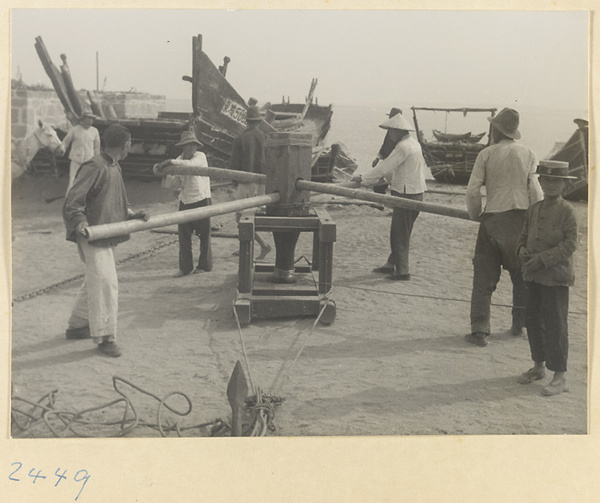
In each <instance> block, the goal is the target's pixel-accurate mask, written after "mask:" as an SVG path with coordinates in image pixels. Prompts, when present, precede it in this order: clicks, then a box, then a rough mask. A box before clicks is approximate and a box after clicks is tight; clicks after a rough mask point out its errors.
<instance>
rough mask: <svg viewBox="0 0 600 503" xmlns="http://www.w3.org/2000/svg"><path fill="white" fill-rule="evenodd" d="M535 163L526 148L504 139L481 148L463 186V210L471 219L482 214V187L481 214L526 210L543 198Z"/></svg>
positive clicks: (530, 152)
mask: <svg viewBox="0 0 600 503" xmlns="http://www.w3.org/2000/svg"><path fill="white" fill-rule="evenodd" d="M537 164H538V160H537V157H536V155H535V153H534V152H533V150H531V149H530V148H529V147H526V146H524V145H520V144H518V143H516V142H515V141H514V140H510V139H504V140H501V141H499V142H498V143H496V144H494V145H490V146H489V147H486V148H484V149H483V150H482V151H481V152H479V155H478V156H477V159H476V160H475V164H474V165H473V171H472V172H471V177H470V178H469V184H468V185H467V192H466V203H467V211H468V213H469V216H470V217H471V219H472V220H478V219H479V217H480V216H481V213H482V207H483V202H482V194H481V187H482V186H483V185H485V190H486V204H485V209H484V210H483V211H484V212H485V213H501V212H503V211H509V210H515V209H519V210H526V209H527V208H528V207H529V206H530V205H531V204H533V203H536V202H538V201H540V200H541V199H542V197H543V193H542V188H541V187H540V184H539V182H538V179H537V176H535V175H534V173H535V170H536V169H537Z"/></svg>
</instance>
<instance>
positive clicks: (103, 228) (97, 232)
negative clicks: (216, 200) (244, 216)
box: [87, 193, 281, 241]
mask: <svg viewBox="0 0 600 503" xmlns="http://www.w3.org/2000/svg"><path fill="white" fill-rule="evenodd" d="M280 198H281V196H280V195H279V194H277V193H275V194H267V195H265V196H257V197H249V198H247V199H238V200H236V201H230V202H228V203H221V204H215V205H212V206H204V207H202V208H194V209H192V210H184V211H177V212H174V213H164V214H162V215H156V216H155V217H150V218H149V219H148V220H147V221H144V220H126V221H124V222H115V223H113V224H104V225H94V226H91V227H88V228H87V233H88V238H87V239H88V241H96V240H97V239H105V238H111V237H114V236H123V235H125V234H131V233H132V232H138V231H145V230H150V229H156V228H158V227H165V226H167V225H173V224H183V223H185V222H192V221H194V220H201V219H203V218H208V217H214V216H217V215H224V214H225V213H233V212H236V211H242V210H246V209H249V208H258V207H259V206H264V205H266V204H276V203H278V202H279V200H280Z"/></svg>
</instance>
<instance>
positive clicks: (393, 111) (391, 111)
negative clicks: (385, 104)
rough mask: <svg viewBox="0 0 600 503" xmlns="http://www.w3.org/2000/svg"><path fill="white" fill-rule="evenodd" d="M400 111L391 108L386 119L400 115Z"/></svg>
mask: <svg viewBox="0 0 600 503" xmlns="http://www.w3.org/2000/svg"><path fill="white" fill-rule="evenodd" d="M401 113H402V110H401V109H400V108H396V107H392V108H390V113H389V114H387V116H388V117H394V115H398V114H401Z"/></svg>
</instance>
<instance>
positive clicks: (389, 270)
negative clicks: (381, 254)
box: [373, 265, 394, 274]
mask: <svg viewBox="0 0 600 503" xmlns="http://www.w3.org/2000/svg"><path fill="white" fill-rule="evenodd" d="M373 272H379V273H382V274H394V266H393V265H382V266H381V267H376V268H375V269H373Z"/></svg>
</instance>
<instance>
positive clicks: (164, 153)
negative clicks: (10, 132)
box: [36, 35, 337, 180]
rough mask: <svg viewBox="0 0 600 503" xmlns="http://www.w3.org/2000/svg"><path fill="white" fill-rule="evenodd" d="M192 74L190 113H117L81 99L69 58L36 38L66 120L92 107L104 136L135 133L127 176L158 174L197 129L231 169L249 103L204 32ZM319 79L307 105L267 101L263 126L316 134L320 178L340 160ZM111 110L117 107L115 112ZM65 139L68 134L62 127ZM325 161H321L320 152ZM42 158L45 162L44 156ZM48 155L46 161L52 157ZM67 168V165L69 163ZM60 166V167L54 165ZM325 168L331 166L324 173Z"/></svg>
mask: <svg viewBox="0 0 600 503" xmlns="http://www.w3.org/2000/svg"><path fill="white" fill-rule="evenodd" d="M192 44H193V57H192V75H191V76H183V77H182V79H183V80H185V81H188V82H190V83H191V85H192V90H191V98H192V100H191V101H192V103H191V105H192V107H191V108H192V111H191V113H180V112H159V113H158V116H157V117H156V118H152V119H148V118H144V119H140V118H130V117H118V116H116V114H115V113H114V109H112V107H111V106H110V104H109V103H108V104H107V103H102V102H101V98H99V97H98V96H97V95H96V96H94V95H92V94H91V93H89V92H88V93H87V100H89V104H88V103H87V102H86V101H87V100H82V99H81V96H80V93H78V92H77V91H75V89H74V88H73V81H72V78H71V74H70V70H69V69H68V65H67V64H66V56H65V57H64V58H63V56H61V58H63V63H64V64H63V65H62V66H61V69H60V71H59V70H58V69H57V68H56V67H55V66H54V65H53V64H52V61H51V59H50V56H49V54H48V51H47V50H46V48H45V46H44V44H43V41H42V40H41V38H40V37H37V38H36V49H37V51H38V55H39V57H40V59H41V61H42V64H43V65H44V68H45V69H46V73H47V74H48V76H49V77H50V80H51V81H52V84H53V86H54V88H55V90H56V92H57V94H58V96H59V98H60V100H61V103H62V105H63V107H64V108H65V113H66V115H67V118H68V119H69V120H70V121H71V123H72V124H76V123H77V117H79V116H80V115H81V111H82V110H85V109H87V110H89V109H91V110H92V111H93V112H94V113H95V114H96V115H98V116H99V118H98V119H96V120H95V121H94V127H96V128H97V129H98V130H99V132H100V135H101V136H102V133H103V131H104V130H105V129H106V128H107V127H108V126H109V125H111V124H114V123H119V124H123V125H124V126H126V127H127V128H128V129H129V130H130V131H131V134H132V148H131V151H130V153H129V155H128V157H127V158H126V159H125V160H123V161H122V162H121V166H122V169H123V175H124V176H125V177H128V178H155V175H154V174H153V172H152V166H153V165H154V164H156V163H158V162H160V161H162V160H164V159H168V158H173V157H176V156H177V155H179V153H180V152H179V149H178V148H177V147H175V143H177V142H178V140H179V137H180V135H181V133H182V132H183V131H188V130H192V131H194V132H195V134H196V136H197V137H198V139H199V140H200V141H201V142H202V143H203V144H204V145H205V147H204V149H203V150H204V152H205V153H206V155H207V158H208V161H209V164H210V165H211V166H214V167H227V165H228V162H229V158H230V156H231V151H232V145H233V141H234V140H235V138H236V137H237V136H239V135H240V134H241V133H242V132H243V131H244V129H245V128H246V120H245V118H246V111H247V110H248V106H249V105H248V101H249V100H245V99H244V98H242V97H241V96H240V95H239V93H238V92H237V91H236V90H235V89H234V87H233V86H232V85H231V84H230V83H229V82H228V81H227V79H226V73H227V66H228V64H229V62H230V59H229V58H227V57H226V58H224V61H223V65H222V66H219V67H218V68H217V67H216V66H215V65H214V64H213V63H212V61H211V60H210V58H209V57H208V56H207V55H206V53H205V52H204V51H203V50H202V36H201V35H198V36H197V37H193V40H192ZM316 85H317V79H313V80H312V82H311V85H310V89H309V93H308V96H307V98H306V101H305V102H304V103H290V102H289V100H288V101H287V102H286V101H285V100H283V101H282V103H278V104H270V103H266V104H265V105H263V107H261V113H262V114H263V117H264V120H263V121H262V122H261V124H260V127H261V129H262V130H263V131H265V132H275V131H281V132H298V133H309V134H310V135H311V138H312V149H313V158H312V167H313V174H314V175H315V178H316V179H320V180H326V179H327V180H329V179H330V178H331V174H332V173H333V170H334V169H335V166H336V162H337V160H336V159H335V158H334V159H331V151H329V152H326V153H324V148H325V138H326V136H327V133H328V131H329V128H330V124H331V117H332V115H333V110H332V106H331V105H328V106H320V105H318V103H317V102H316V99H315V98H314V91H315V88H316ZM111 109H112V110H111ZM58 133H59V136H60V137H63V136H64V135H65V134H66V132H64V131H60V130H59V131H58ZM322 154H323V155H325V157H326V159H321V161H319V157H320V156H321V155H322ZM41 156H42V157H40V158H39V159H37V161H38V162H37V164H38V165H40V163H42V162H43V161H44V155H43V154H41ZM47 157H48V156H47V155H46V156H45V160H46V161H47ZM53 162H55V163H56V164H59V165H61V166H59V168H60V169H62V170H65V169H66V170H67V171H68V166H67V164H68V161H67V160H66V157H65V158H64V159H56V160H53ZM65 166H67V167H65ZM53 169H54V170H56V166H55V167H54V168H53ZM324 169H325V170H326V172H325V173H323V171H324Z"/></svg>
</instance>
